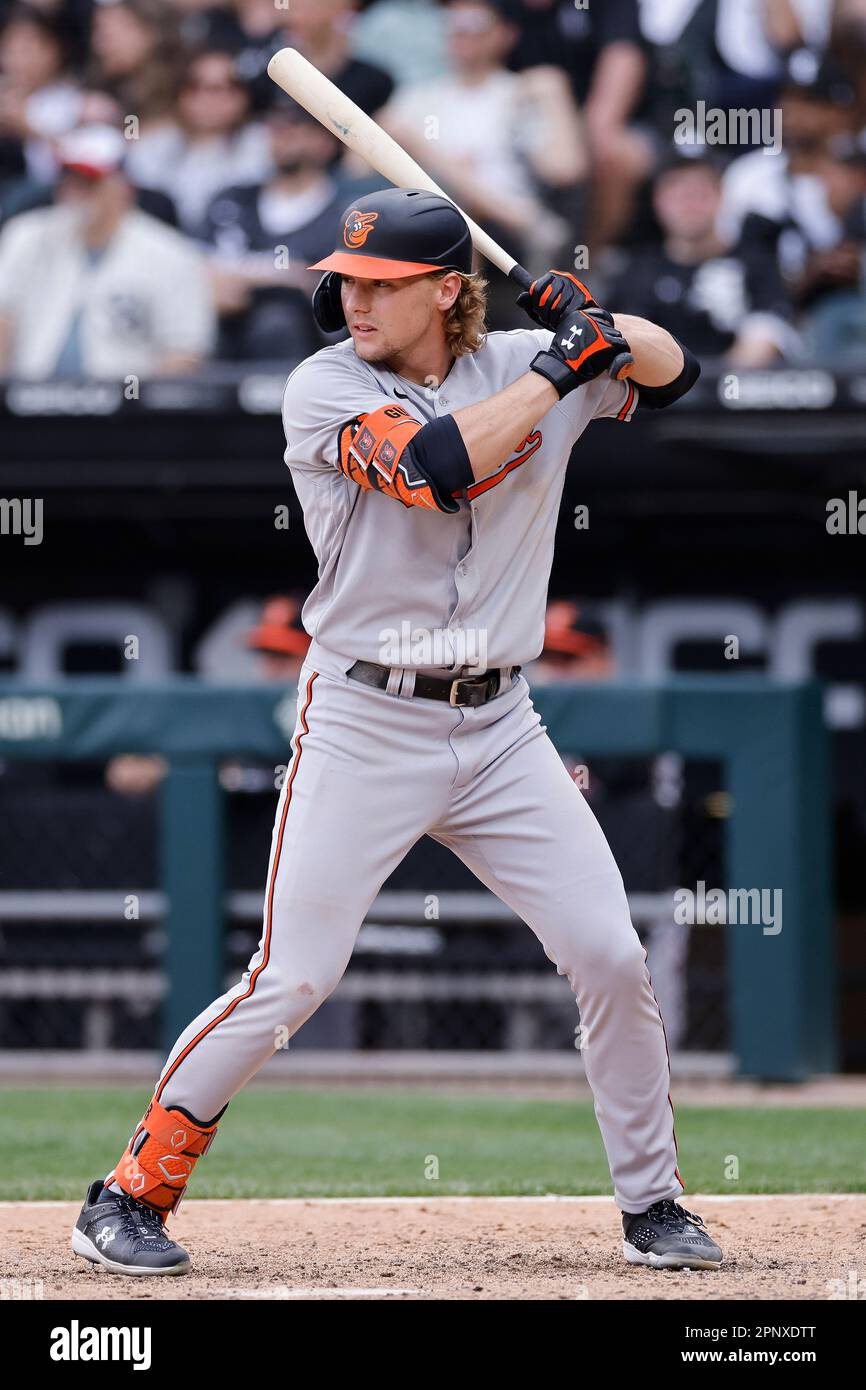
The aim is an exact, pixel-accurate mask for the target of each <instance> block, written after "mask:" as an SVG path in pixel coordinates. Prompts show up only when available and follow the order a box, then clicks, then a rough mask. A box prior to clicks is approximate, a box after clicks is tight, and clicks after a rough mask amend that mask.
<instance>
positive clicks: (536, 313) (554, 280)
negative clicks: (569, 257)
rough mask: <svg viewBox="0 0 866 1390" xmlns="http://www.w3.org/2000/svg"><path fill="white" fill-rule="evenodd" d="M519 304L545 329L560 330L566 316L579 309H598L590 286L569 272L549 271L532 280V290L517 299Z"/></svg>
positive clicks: (530, 288) (525, 291)
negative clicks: (557, 328) (559, 326)
mask: <svg viewBox="0 0 866 1390" xmlns="http://www.w3.org/2000/svg"><path fill="white" fill-rule="evenodd" d="M517 303H518V304H519V305H520V307H521V309H525V310H526V312H527V314H528V315H529V317H530V318H531V319H533V320H534V321H535V323H538V324H540V325H541V327H542V328H556V327H558V325H559V324H560V323H561V322H562V320H563V319H564V318H565V316H566V314H569V313H573V312H574V311H575V310H576V309H597V308H598V303H597V301H596V300H595V299H593V297H592V293H591V291H590V290H589V289H588V288H587V286H586V285H584V284H583V282H582V281H581V280H577V279H575V277H574V276H573V275H570V274H569V273H568V271H567V270H549V271H548V272H547V274H546V275H542V276H540V277H539V278H538V279H537V280H533V282H532V284H531V285H530V286H529V289H528V290H524V291H523V293H522V294H519V295H518V296H517Z"/></svg>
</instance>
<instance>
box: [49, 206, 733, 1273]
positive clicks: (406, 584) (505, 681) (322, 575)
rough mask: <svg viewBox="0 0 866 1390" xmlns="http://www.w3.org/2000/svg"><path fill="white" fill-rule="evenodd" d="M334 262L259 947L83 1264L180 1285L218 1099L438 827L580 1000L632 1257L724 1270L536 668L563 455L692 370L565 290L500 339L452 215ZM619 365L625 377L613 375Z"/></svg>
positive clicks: (149, 1135)
mask: <svg viewBox="0 0 866 1390" xmlns="http://www.w3.org/2000/svg"><path fill="white" fill-rule="evenodd" d="M337 243H338V244H337V249H336V251H335V252H334V254H333V255H331V256H329V257H328V258H327V259H326V260H324V261H322V262H321V263H320V264H319V265H318V266H315V267H313V269H321V270H323V271H324V272H325V273H324V275H323V278H322V280H321V282H320V284H319V287H318V289H317V291H316V295H315V298H314V311H315V313H316V316H317V319H318V321H319V323H320V324H321V326H322V327H323V329H325V330H326V331H331V332H333V331H336V330H337V329H340V328H342V327H344V326H347V327H348V330H349V335H350V336H349V338H348V339H346V340H344V341H341V342H339V343H338V344H337V345H336V346H334V347H326V348H323V349H322V350H321V351H320V352H317V353H315V354H314V355H313V356H312V357H310V358H309V359H307V360H306V361H305V362H303V363H301V365H300V366H299V367H298V368H297V369H296V370H295V371H294V372H293V373H292V375H291V377H290V378H289V381H288V383H287V386H286V391H285V398H284V405H283V421H284V426H285V434H286V452H285V460H286V463H287V464H288V466H289V468H290V469H291V472H292V478H293V480H294V484H295V488H296V490H297V494H298V497H299V499H300V501H301V504H302V506H303V510H304V521H305V525H306V529H307V533H308V536H309V539H310V542H311V544H312V547H313V549H314V551H315V553H316V558H317V560H318V583H317V585H316V587H315V589H314V590H313V593H312V594H311V595H310V598H309V600H308V601H307V604H306V605H305V608H304V614H303V619H304V625H305V627H306V629H307V631H308V632H309V634H310V636H311V639H312V641H311V645H310V649H309V652H308V655H307V659H306V662H305V665H304V667H303V670H302V672H301V678H300V681H299V688H298V708H297V723H296V726H295V732H294V736H293V738H292V747H291V762H290V766H289V771H288V775H287V777H286V780H285V784H284V786H283V789H282V792H281V794H280V798H279V804H278V807H277V813H276V821H275V824H274V832H273V839H272V844H271V854H270V864H269V869H268V877H267V885H266V892H265V908H264V923H263V931H262V937H261V940H260V942H259V945H258V949H257V951H256V953H255V955H254V956H253V958H252V959H251V961H250V963H249V966H248V969H247V971H246V973H245V974H244V976H243V978H242V979H241V980H240V982H239V983H238V984H237V985H236V986H234V988H232V989H230V990H229V991H228V992H227V993H226V994H224V995H223V996H222V997H221V998H219V999H217V1000H215V1001H214V1003H213V1004H211V1005H210V1007H209V1008H207V1009H205V1010H204V1012H203V1013H202V1014H200V1015H199V1017H198V1018H196V1019H194V1020H193V1022H192V1023H190V1025H189V1027H188V1028H187V1029H186V1031H185V1032H184V1033H183V1034H182V1035H181V1036H180V1037H179V1038H178V1040H177V1042H176V1044H175V1046H174V1048H173V1049H172V1051H171V1053H170V1055H169V1057H168V1060H167V1062H166V1064H165V1067H164V1069H163V1071H162V1075H161V1076H160V1079H159V1083H158V1085H157V1087H156V1091H155V1094H154V1097H153V1100H152V1102H151V1104H150V1106H149V1107H148V1109H147V1112H146V1113H145V1115H144V1117H143V1119H142V1121H141V1123H140V1124H139V1126H138V1128H137V1129H136V1131H135V1133H134V1134H133V1136H132V1138H131V1139H130V1141H129V1144H128V1146H127V1148H126V1150H125V1151H124V1153H123V1154H122V1156H121V1157H120V1159H119V1161H118V1162H117V1164H116V1166H115V1167H114V1168H113V1169H112V1171H111V1172H110V1173H109V1174H108V1175H107V1176H106V1178H105V1179H97V1181H95V1182H94V1183H93V1184H92V1185H91V1187H90V1190H89V1192H88V1194H87V1197H86V1200H85V1203H84V1206H83V1208H82V1211H81V1215H80V1217H79V1219H78V1222H77V1223H76V1226H75V1229H74V1231H73V1236H72V1245H73V1250H74V1251H75V1252H76V1253H77V1254H79V1255H82V1256H83V1257H84V1258H85V1259H88V1260H91V1261H95V1262H98V1263H99V1264H102V1265H104V1266H105V1267H107V1268H108V1269H110V1270H113V1271H116V1272H118V1273H125V1274H131V1275H155V1274H181V1273H184V1272H185V1271H186V1270H188V1268H189V1258H188V1256H187V1253H186V1251H185V1250H183V1249H182V1248H181V1246H180V1245H178V1244H177V1243H176V1242H175V1241H173V1240H171V1239H170V1238H169V1236H168V1234H167V1232H166V1228H165V1221H166V1218H167V1217H168V1215H169V1214H170V1213H171V1212H173V1211H175V1210H176V1208H177V1206H178V1203H179V1202H180V1200H181V1197H182V1196H183V1193H184V1190H185V1188H186V1184H187V1182H188V1180H189V1177H190V1175H191V1173H192V1170H193V1168H194V1167H195V1164H196V1163H197V1162H198V1160H199V1158H200V1157H202V1156H203V1155H204V1154H206V1153H207V1150H208V1148H209V1146H210V1144H211V1141H212V1140H213V1137H214V1135H215V1133H216V1131H217V1126H218V1124H219V1121H220V1119H221V1117H222V1116H223V1114H224V1112H225V1110H226V1107H227V1106H228V1104H229V1102H230V1100H231V1099H232V1097H233V1096H234V1095H236V1093H237V1092H238V1091H239V1090H240V1089H241V1087H242V1086H243V1085H244V1084H245V1083H246V1082H247V1081H248V1080H249V1079H250V1077H251V1076H253V1075H254V1074H255V1073H256V1072H257V1071H258V1069H259V1067H261V1066H262V1064H263V1063H264V1062H266V1061H267V1059H268V1058H269V1057H270V1056H271V1055H272V1053H273V1051H274V1049H275V1047H278V1046H281V1045H284V1042H285V1038H286V1037H287V1036H289V1037H290V1036H291V1035H293V1034H294V1033H295V1032H296V1031H297V1030H298V1029H299V1028H300V1027H301V1026H302V1024H303V1023H304V1022H305V1020H306V1019H308V1018H309V1017H310V1015H311V1014H312V1013H313V1012H314V1011H315V1010H316V1009H317V1008H318V1007H319V1005H320V1004H321V1003H322V1001H323V1000H324V999H326V998H327V997H328V995H329V994H330V993H331V991H332V990H333V989H334V987H335V986H336V985H337V983H338V982H339V980H340V978H341V976H342V975H343V972H344V971H345V969H346V966H347V965H348V962H349V959H350V957H351V954H352V950H353V947H354V944H355V939H356V936H357V934H358V931H359V929H360V927H361V924H362V923H363V921H364V917H365V915H366V913H367V911H368V909H369V907H370V905H371V904H372V902H373V900H374V899H375V897H376V895H377V893H378V892H379V890H380V888H381V886H382V884H383V883H384V881H385V880H386V879H387V878H388V876H389V874H390V873H391V872H392V870H393V869H394V868H395V867H396V865H397V864H399V862H400V861H401V859H402V858H403V857H404V856H405V855H406V853H407V852H408V850H409V849H410V848H411V847H412V845H414V844H415V842H416V841H417V840H418V839H420V837H421V836H422V835H425V834H426V835H432V836H433V837H434V839H436V840H439V841H440V842H441V843H442V844H444V845H447V846H449V848H451V849H452V850H453V851H454V853H455V854H457V855H458V856H459V857H460V858H461V859H462V860H463V861H464V863H466V864H467V865H468V866H469V867H470V868H471V870H472V871H473V873H474V874H475V875H476V876H477V877H478V878H479V879H480V880H481V882H482V883H484V884H485V885H486V886H487V887H488V888H489V889H491V891H493V892H494V893H496V894H498V896H499V897H500V898H501V899H502V900H503V901H504V902H505V903H507V904H508V906H509V907H510V908H512V909H513V910H514V912H516V913H518V914H519V916H520V917H522V918H523V920H524V921H525V922H526V923H527V925H528V926H529V927H530V928H531V930H532V931H533V932H535V934H536V936H537V937H538V939H539V941H540V942H541V944H542V946H543V947H544V950H545V952H546V954H547V955H548V956H549V957H550V959H551V961H553V963H554V964H555V966H556V968H557V970H558V972H559V973H560V974H561V975H565V976H566V978H567V979H568V981H569V984H570V985H571V988H572V990H573V991H574V995H575V998H576V1001H577V1005H578V1007H579V1010H580V1019H581V1033H582V1039H583V1048H582V1055H583V1058H584V1062H585V1066H586V1074H587V1077H588V1080H589V1082H590V1085H591V1087H592V1091H593V1096H594V1100H595V1111H596V1115H597V1117H598V1123H599V1126H600V1129H601V1134H602V1138H603V1140H604V1145H605V1149H606V1152H607V1158H608V1162H609V1165H610V1172H611V1178H612V1181H613V1187H614V1197H615V1201H616V1203H617V1205H618V1206H619V1208H620V1209H621V1212H622V1220H623V1231H624V1239H623V1251H624V1254H625V1258H626V1259H627V1260H629V1261H631V1262H632V1263H640V1264H645V1265H651V1266H668V1267H679V1266H693V1267H697V1268H715V1267H716V1266H717V1265H718V1264H719V1263H720V1261H721V1258H722V1255H721V1250H720V1249H719V1247H718V1246H717V1245H716V1244H715V1243H714V1242H713V1241H712V1240H711V1239H710V1237H709V1236H708V1234H707V1232H706V1230H705V1228H704V1225H703V1222H702V1221H701V1218H700V1217H697V1216H693V1215H691V1214H690V1213H689V1212H687V1211H685V1210H684V1209H683V1208H682V1207H681V1206H680V1205H679V1204H678V1203H677V1201H676V1199H677V1197H679V1196H680V1195H681V1194H682V1192H683V1190H684V1189H683V1183H682V1181H681V1178H680V1175H679V1172H678V1171H677V1151H676V1138H675V1134H674V1117H673V1110H672V1105H671V1100H670V1095H669V1088H670V1071H669V1059H668V1054H667V1046H666V1041H665V1033H664V1025H663V1023H662V1019H661V1015H660V1013H659V1008H658V1003H657V1001H656V998H655V995H654V993H653V988H652V984H651V981H650V977H649V974H648V971H647V965H646V954H645V952H644V950H643V948H642V947H641V945H640V942H639V939H638V936H637V933H636V932H635V930H634V927H633V926H632V923H631V920H630V917H629V910H628V903H627V901H626V895H625V891H624V888H623V882H622V877H621V875H620V873H619V870H618V868H617V866H616V863H615V862H614V859H613V856H612V854H611V851H610V848H609V846H608V844H607V842H606V840H605V838H604V835H603V834H602V832H601V829H600V828H599V826H598V824H597V823H596V821H595V819H594V817H593V815H592V812H591V811H590V809H589V807H588V805H587V803H586V802H585V800H584V799H583V797H582V795H581V793H580V791H579V790H578V789H577V787H576V786H575V785H574V783H573V781H572V780H571V778H570V777H569V775H568V773H567V772H566V770H565V768H564V767H563V765H562V762H561V761H560V758H559V755H558V754H557V751H556V749H555V748H554V747H553V745H552V743H551V742H550V740H549V739H548V737H547V734H546V732H545V729H544V726H543V725H542V724H541V722H540V719H539V716H538V714H537V713H536V711H535V710H534V708H533V705H532V699H531V696H530V692H529V688H528V686H527V683H526V681H525V679H524V677H523V676H522V675H521V674H520V668H521V666H522V665H524V664H525V663H527V662H529V661H532V660H533V659H534V658H535V657H537V655H538V653H539V652H540V650H541V646H542V641H543V635H544V613H545V600H546V594H547V585H548V579H549V574H550V567H551V561H552V555H553V543H554V532H555V528H556V521H557V514H558V510H559V505H560V497H561V494H562V488H563V479H564V476H565V469H566V465H567V463H568V459H569V456H570V454H571V450H572V447H573V445H574V443H575V441H576V440H578V439H579V438H580V436H581V435H582V433H583V431H584V430H585V429H586V428H587V426H588V425H589V424H590V422H591V421H593V420H599V419H609V420H614V421H621V422H626V421H628V420H630V419H631V417H632V414H633V413H634V411H635V409H637V408H658V407H663V406H666V405H668V404H669V403H670V402H672V401H674V400H676V399H677V398H678V397H679V396H681V395H683V394H684V393H685V392H686V391H687V390H688V389H689V388H690V386H691V385H692V384H693V383H694V381H695V379H696V378H697V375H698V371H699V368H698V365H697V363H696V362H695V361H694V359H693V358H692V356H691V354H690V353H689V351H688V349H687V348H685V347H684V346H683V345H682V344H680V343H678V342H677V341H676V340H675V339H674V338H673V337H671V335H670V334H668V333H667V332H665V331H664V330H663V329H661V328H659V327H657V326H656V325H654V324H651V323H648V322H646V321H645V320H641V319H633V318H626V317H624V316H617V317H616V318H614V317H613V316H612V315H611V314H610V313H608V312H607V311H606V310H604V309H602V308H600V307H599V305H598V304H597V303H596V301H595V300H594V299H593V298H592V297H591V295H590V293H589V291H588V290H587V289H586V287H585V286H584V285H582V284H581V283H580V282H579V281H578V280H576V279H575V278H574V277H573V276H571V275H569V274H564V273H561V272H556V271H551V272H550V273H549V274H548V275H546V276H544V277H543V278H542V279H540V280H538V281H536V282H535V283H534V284H533V286H532V288H531V290H529V291H526V292H525V293H524V294H522V295H521V296H520V299H519V301H518V302H519V303H521V304H522V306H523V307H524V308H525V309H526V311H527V313H528V314H529V316H530V318H531V319H532V320H533V321H534V322H535V323H536V324H537V325H539V326H538V327H534V328H527V329H525V330H524V329H518V330H516V331H514V332H509V333H486V332H485V330H484V287H483V282H481V281H480V280H479V279H478V277H477V276H475V275H473V274H472V270H471V267H472V245H471V240H470V235H469V230H468V227H467V226H466V223H465V221H464V219H463V218H462V216H461V215H460V213H459V212H458V210H457V209H456V208H455V207H454V206H453V205H452V204H451V203H449V202H448V201H447V200H446V199H444V198H441V197H438V196H436V195H433V194H430V193H426V192H420V191H416V190H404V189H390V190H387V191H385V192H380V193H376V194H372V195H370V196H368V197H365V198H362V199H361V200H360V201H359V202H357V203H356V204H355V205H354V206H353V207H351V208H349V209H348V210H347V211H346V213H345V215H344V217H343V220H342V223H341V225H340V227H339V230H338V238H337ZM629 351H630V353H631V355H632V357H633V359H634V366H633V369H632V371H633V376H632V378H631V379H629V380H624V381H622V380H615V379H612V378H611V375H610V372H609V369H610V368H611V365H612V363H613V362H614V360H615V359H616V358H618V357H620V356H621V354H622V353H623V352H629Z"/></svg>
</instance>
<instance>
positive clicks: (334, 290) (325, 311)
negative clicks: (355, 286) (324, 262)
mask: <svg viewBox="0 0 866 1390" xmlns="http://www.w3.org/2000/svg"><path fill="white" fill-rule="evenodd" d="M313 318H314V319H315V320H316V323H317V324H318V325H319V327H320V328H321V330H322V332H323V333H339V331H340V329H341V328H345V327H346V315H345V314H344V313H343V301H342V299H341V297H340V276H339V274H338V273H337V271H336V270H326V271H325V273H324V275H323V276H322V278H321V280H320V281H319V283H318V285H317V286H316V288H315V291H314V293H313Z"/></svg>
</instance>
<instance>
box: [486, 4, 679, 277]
mask: <svg viewBox="0 0 866 1390" xmlns="http://www.w3.org/2000/svg"><path fill="white" fill-rule="evenodd" d="M512 13H513V16H514V19H515V22H516V23H517V25H518V26H519V30H520V37H519V39H518V41H517V43H516V45H515V47H514V49H513V50H512V52H511V55H510V58H509V66H510V67H512V68H515V69H516V70H517V71H523V70H524V69H525V68H528V67H536V66H538V65H540V64H546V63H553V64H558V65H560V66H561V67H563V68H564V69H565V71H566V73H567V74H568V78H569V81H570V82H571V88H572V92H573V94H574V98H575V100H576V102H577V103H578V105H579V106H580V109H581V114H582V116H583V119H584V122H585V127H586V138H587V141H588V144H589V152H590V158H591V161H592V201H591V212H590V216H589V219H588V227H589V239H590V242H591V245H592V247H593V249H594V250H596V249H601V248H602V247H604V246H606V245H607V244H608V242H610V241H614V240H616V239H617V238H618V237H619V236H620V235H621V234H622V233H623V232H625V231H626V230H627V228H628V224H629V221H630V218H631V214H632V210H633V206H634V199H635V194H636V191H637V189H638V188H639V186H640V185H641V183H643V182H644V180H645V179H646V178H647V176H648V174H649V173H650V172H651V170H652V164H653V154H654V149H655V147H656V145H657V143H658V142H657V139H656V137H655V136H654V135H653V133H652V132H651V130H650V129H649V128H648V127H646V126H645V125H640V124H638V123H636V119H635V118H636V114H637V113H638V110H639V107H640V104H641V99H642V96H643V92H644V87H645V84H646V75H647V68H648V60H647V53H646V44H645V43H644V40H643V38H642V36H641V31H640V23H639V16H638V0H604V4H603V5H589V6H585V7H582V8H578V7H577V6H575V4H574V3H573V0H513V3H512Z"/></svg>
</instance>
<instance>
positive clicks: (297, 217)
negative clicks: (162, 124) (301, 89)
mask: <svg viewBox="0 0 866 1390" xmlns="http://www.w3.org/2000/svg"><path fill="white" fill-rule="evenodd" d="M267 127H268V133H269V135H270V142H271V145H270V154H271V158H272V160H273V164H274V169H275V172H274V173H273V174H272V175H271V177H270V178H269V179H267V180H266V181H265V182H263V183H259V184H247V185H244V186H240V187H236V188H227V189H224V190H223V191H222V192H221V193H219V194H218V195H217V196H216V198H214V200H213V202H212V203H211V204H210V207H209V208H208V211H207V214H206V216H205V219H204V224H203V228H202V238H203V240H204V241H205V242H206V243H207V245H208V246H209V247H211V248H212V249H213V254H212V258H211V281H212V285H213V289H214V295H215V300H216V305H217V309H218V310H219V312H220V315H221V334H220V349H219V355H220V356H221V357H227V358H235V359H250V358H260V359H261V358H271V359H273V360H284V359H285V358H286V356H287V355H288V356H291V357H292V358H295V359H300V358H301V357H305V356H307V355H308V354H309V353H311V352H314V351H315V350H316V349H317V348H318V347H321V345H322V339H321V337H320V336H319V333H318V330H317V329H316V326H315V324H314V322H313V316H312V311H311V304H310V301H311V297H312V292H313V289H314V288H315V285H316V281H317V279H318V275H317V274H315V273H311V272H310V271H308V270H307V269H306V267H307V266H308V265H311V264H312V263H313V262H314V261H317V260H320V259H321V257H322V256H324V255H325V254H326V253H327V252H328V250H329V249H330V248H331V246H332V244H333V237H334V227H335V226H336V224H337V219H338V217H339V214H340V213H341V212H342V210H343V208H344V206H345V204H346V203H347V202H348V201H350V199H351V196H352V195H351V193H350V192H349V191H348V190H347V189H345V188H344V187H342V186H340V185H338V184H337V183H336V182H335V180H334V178H333V177H332V175H331V174H330V173H329V172H328V165H329V163H330V161H331V159H332V158H333V155H334V153H335V151H336V148H337V143H338V142H337V140H336V139H335V137H334V136H333V135H331V134H330V132H329V131H327V130H326V129H325V127H324V126H322V125H320V123H319V122H318V121H317V120H315V118H314V117H312V116H310V115H309V114H308V113H307V112H306V111H305V110H304V108H303V107H302V106H298V104H297V102H294V101H292V100H291V98H290V97H288V96H286V95H285V94H284V93H283V92H280V91H276V93H275V98H274V104H273V106H272V108H271V110H270V112H269V114H268V118H267ZM365 191H366V190H365Z"/></svg>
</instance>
